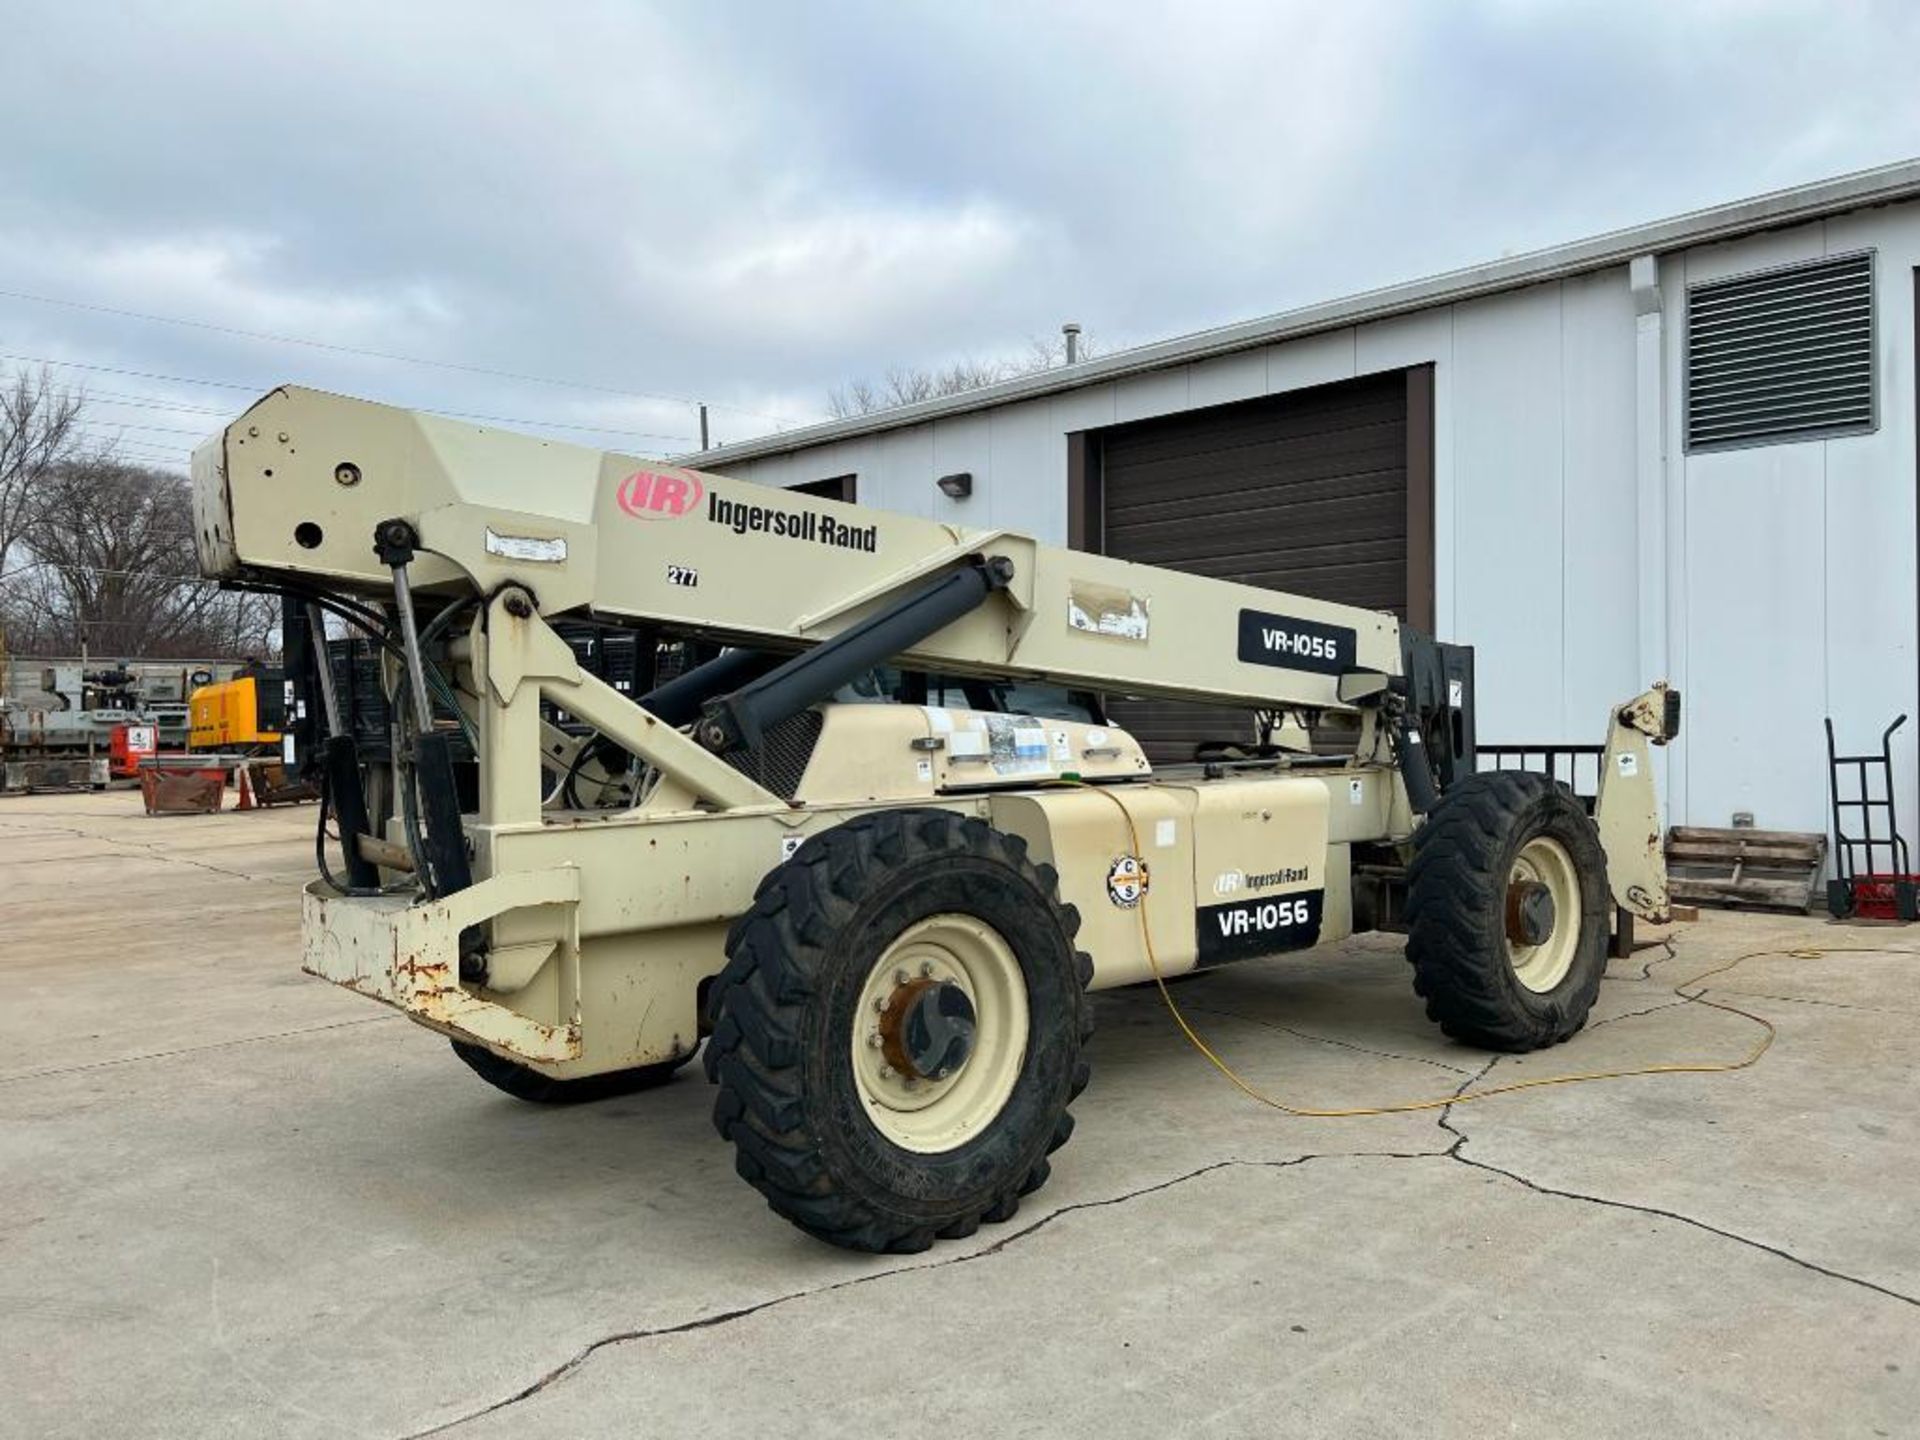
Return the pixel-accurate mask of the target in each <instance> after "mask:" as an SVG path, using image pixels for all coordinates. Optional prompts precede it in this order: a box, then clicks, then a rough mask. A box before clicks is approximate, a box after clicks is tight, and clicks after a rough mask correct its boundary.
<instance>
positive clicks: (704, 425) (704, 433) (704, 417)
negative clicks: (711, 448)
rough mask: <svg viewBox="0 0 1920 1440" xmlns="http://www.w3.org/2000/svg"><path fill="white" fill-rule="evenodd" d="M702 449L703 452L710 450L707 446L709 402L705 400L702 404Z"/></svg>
mask: <svg viewBox="0 0 1920 1440" xmlns="http://www.w3.org/2000/svg"><path fill="white" fill-rule="evenodd" d="M700 448H701V449H702V450H705V449H707V448H708V446H707V402H706V401H704V400H702V401H701V402H700Z"/></svg>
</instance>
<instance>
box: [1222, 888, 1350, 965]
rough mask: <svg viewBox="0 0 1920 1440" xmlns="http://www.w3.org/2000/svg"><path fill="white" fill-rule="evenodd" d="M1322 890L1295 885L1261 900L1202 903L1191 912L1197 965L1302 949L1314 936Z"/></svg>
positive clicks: (1323, 905)
mask: <svg viewBox="0 0 1920 1440" xmlns="http://www.w3.org/2000/svg"><path fill="white" fill-rule="evenodd" d="M1326 895H1327V892H1326V891H1324V890H1300V891H1296V892H1295V893H1294V894H1291V895H1275V896H1273V897H1271V898H1269V899H1265V900H1236V901H1234V902H1233V903H1232V904H1230V905H1203V906H1201V907H1200V908H1199V909H1198V910H1196V911H1195V912H1194V948H1195V951H1196V963H1197V964H1199V965H1200V966H1201V967H1203V968H1204V967H1205V966H1208V965H1224V964H1226V963H1227V961H1229V960H1250V959H1252V958H1253V957H1254V956H1256V955H1277V954H1279V953H1281V952H1282V951H1285V950H1305V949H1308V948H1309V947H1310V946H1313V945H1316V944H1318V943H1319V941H1320V920H1321V916H1322V914H1323V913H1324V912H1325V909H1326Z"/></svg>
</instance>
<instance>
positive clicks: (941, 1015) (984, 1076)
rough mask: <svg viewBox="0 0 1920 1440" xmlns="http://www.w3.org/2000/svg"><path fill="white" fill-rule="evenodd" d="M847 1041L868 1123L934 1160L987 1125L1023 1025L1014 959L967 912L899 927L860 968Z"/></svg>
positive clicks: (1022, 984) (1022, 993)
mask: <svg viewBox="0 0 1920 1440" xmlns="http://www.w3.org/2000/svg"><path fill="white" fill-rule="evenodd" d="M855 1004H856V1008H855V1010H854V1024H853V1026H852V1034H851V1036H850V1037H849V1038H850V1042H851V1045H850V1049H851V1054H850V1057H849V1058H850V1059H851V1060H852V1062H853V1075H854V1082H855V1084H856V1085H857V1086H858V1088H859V1092H860V1102H861V1106H862V1108H863V1109H864V1110H865V1111H866V1114H867V1118H868V1119H869V1120H871V1121H872V1122H873V1123H874V1126H875V1127H876V1128H877V1129H878V1130H879V1131H880V1133H881V1134H882V1135H883V1136H885V1137H886V1138H887V1139H888V1140H890V1141H892V1142H893V1143H894V1144H895V1145H898V1146H900V1147H901V1148H902V1149H904V1150H912V1151H916V1152H918V1153H920V1154H923V1155H937V1154H941V1153H943V1152H945V1151H948V1150H953V1149H956V1148H958V1147H959V1146H961V1145H964V1144H966V1143H967V1141H969V1140H970V1139H972V1138H973V1137H974V1136H976V1135H978V1134H980V1133H981V1132H982V1131H983V1130H985V1129H986V1128H987V1126H989V1125H991V1124H992V1123H993V1120H994V1118H995V1117H996V1116H997V1115H998V1114H999V1113H1000V1111H1001V1109H1002V1107H1004V1106H1005V1105H1006V1103H1007V1100H1008V1097H1009V1096H1011V1095H1012V1094H1013V1090H1014V1086H1015V1083H1016V1082H1017V1081H1018V1080H1019V1077H1020V1070H1021V1065H1022V1063H1023V1061H1024V1059H1025V1056H1026V1050H1027V1037H1028V1034H1029V1029H1030V1022H1029V1017H1028V1014H1027V984H1026V977H1025V975H1024V974H1023V972H1022V969H1021V965H1020V960H1019V957H1018V956H1017V955H1015V954H1014V951H1013V947H1012V946H1011V945H1009V944H1008V943H1007V941H1006V939H1005V937H1003V936H1002V935H1001V934H1000V933H999V932H998V931H996V930H995V929H994V928H993V927H992V926H990V925H988V924H986V923H985V922H983V921H981V920H979V919H977V918H975V917H974V916H971V915H963V914H954V913H946V914H939V915H929V916H928V917H927V918H926V919H924V920H920V921H917V922H915V923H914V924H913V925H910V926H908V927H907V929H906V930H904V931H902V932H901V933H900V935H899V936H897V937H896V938H895V940H894V941H893V943H892V944H890V945H888V946H887V947H886V949H885V950H884V951H883V952H882V953H881V955H880V957H879V958H878V959H877V960H876V961H875V962H874V965H873V967H872V969H871V970H869V971H868V972H867V979H866V983H865V984H864V985H863V986H862V987H861V989H860V992H859V998H858V1000H857V1001H856V1002H855Z"/></svg>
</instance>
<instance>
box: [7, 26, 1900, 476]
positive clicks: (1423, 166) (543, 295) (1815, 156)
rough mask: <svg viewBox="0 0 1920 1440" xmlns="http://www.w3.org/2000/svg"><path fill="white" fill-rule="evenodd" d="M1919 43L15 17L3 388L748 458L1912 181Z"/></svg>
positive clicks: (1667, 33)
mask: <svg viewBox="0 0 1920 1440" xmlns="http://www.w3.org/2000/svg"><path fill="white" fill-rule="evenodd" d="M1917 41H1920V6H1915V5H1912V4H1910V3H1889V4H1884V5H1873V4H1858V5H1847V4H1839V3H1833V0H1828V3H1809V4H1792V5H1789V4H1766V3H1761V0H1725V3H1701V4H1687V3H1680V0H1664V3H1658V4H1651V5H1646V6H1637V5H1632V4H1627V3H1621V0H1612V3H1604V4H1592V5H1563V6H1549V5H1547V4H1544V3H1520V0H1513V3H1489V4H1481V5H1466V4H1456V3H1431V4H1420V3H1415V0H1394V3H1380V4H1363V3H1353V0H1342V3H1337V4H1330V3H1325V0H1318V3H1312V4H1294V3H1278V0H1270V3H1245V4H1232V3H1198V0H1183V3H1177V4H1175V3H1170V4H1146V3H1131V0H1097V3H1085V4H1067V3H1048V0H1023V3H1009V4H996V3H979V0H970V3H963V4H954V3H937V4H936V3H924V4H922V3H907V0H891V3H887V0H880V3H872V4H864V3H817V4H810V5H802V4H793V3H782V0H760V3H738V4H727V3H713V0H704V3H686V4H676V5H644V4H639V3H610V4H600V5H588V4H567V3H546V4H540V5H532V4H526V3H519V4H512V5H493V4H485V3H479V0H459V3H427V0H379V3H372V4H359V3H345V0H327V3H324V4H322V3H312V4H293V3H287V4H261V3H258V0H254V3H250V4H244V5H243V4H212V3H206V4H197V3H191V0H168V3H165V4H153V5H108V6H98V5H78V4H72V3H66V0H55V3H40V0H11V3H9V4H8V5H7V7H6V22H5V34H4V40H3V41H0V107H3V109H4V119H5V121H6V131H5V133H6V135H7V137H8V139H7V142H6V144H5V145H4V147H0V290H5V291H8V292H15V293H14V294H11V295H9V296H4V297H0V354H4V355H6V356H8V357H33V358H35V359H50V360H60V361H66V362H72V363H73V364H74V365H76V366H80V365H84V366H89V367H95V368H91V369H80V368H70V369H65V370H62V371H60V372H58V373H59V374H60V375H61V376H62V377H63V378H66V379H69V380H71V381H74V382H84V383H85V385H86V387H87V389H88V391H89V392H90V393H91V394H92V396H93V397H94V403H93V406H92V418H93V421H94V422H95V423H96V424H97V425H103V426H107V425H110V426H111V427H112V429H111V431H96V434H108V433H111V434H116V435H118V436H120V437H121V439H122V442H123V444H124V446H125V453H126V454H127V455H128V456H129V457H131V458H140V459H149V458H151V459H153V460H156V461H169V460H171V461H173V462H175V463H178V462H179V461H180V460H182V459H183V458H184V455H185V453H186V451H187V450H188V449H189V448H191V445H192V444H193V442H194V434H197V433H199V432H203V431H206V430H211V429H213V428H216V427H217V425H218V424H219V423H220V421H219V416H220V415H221V414H231V413H233V412H235V411H237V410H238V409H240V408H242V407H243V406H244V405H245V404H246V402H247V401H248V400H249V399H251V398H252V396H251V395H250V394H249V392H257V391H260V390H264V389H265V388H267V387H268V386H270V385H272V384H274V383H277V382H281V381H289V380H291V381H298V382H301V383H305V384H311V385H319V386H324V387H327V388H330V389H336V390H343V391H347V392H351V393H356V394H363V395H367V396H371V397H374V398H379V399H385V400H391V401H395V402H398V403H403V404H408V405H417V406H425V407H434V408H440V409H446V410H455V411H468V412H474V413H478V414H484V415H489V416H497V417H505V418H509V419H513V420H516V421H521V422H525V423H524V425H523V428H537V426H536V422H537V425H538V426H546V427H557V426H570V427H589V426H591V427H603V428H601V429H597V430H589V429H586V428H574V429H564V430H562V429H557V428H549V429H548V430H547V431H546V433H551V434H555V435H559V436H563V437H565V438H572V439H578V440H581V441H584V442H586V443H590V444H595V445H604V446H606V447H608V448H617V449H626V450H634V451H638V452H640V453H663V452H665V453H671V452H674V451H677V450H681V449H686V448H690V447H691V444H692V437H693V435H694V433H695V431H694V420H693V414H692V411H691V408H690V406H689V404H688V403H686V402H687V401H688V400H690V399H704V400H707V401H709V402H710V403H711V404H712V405H713V407H714V429H715V432H716V438H717V439H721V440H736V439H741V438H744V437H746V436H748V435H752V434H757V433H761V432H763V431H766V430H769V429H773V428H775V427H776V425H777V424H780V423H787V424H791V423H795V422H805V421H808V420H814V419H819V418H821V417H822V416H823V414H824V412H825V399H826V392H827V391H828V389H829V388H830V387H831V386H833V385H834V384H836V383H839V382H841V381H844V380H847V379H849V378H851V377H855V376H859V375H864V374H874V373H877V372H880V371H882V370H884V369H885V368H886V367H887V366H889V365H891V364H894V363H897V362H903V361H904V362H913V363H924V364H936V363H939V362H942V361H946V360H951V359H954V358H958V357H962V356H967V357H976V358H986V357H992V356H996V355H1003V354H1009V353H1013V352H1017V351H1019V350H1021V349H1022V348H1024V346H1025V344H1026V342H1027V340H1028V338H1029V337H1036V336H1042V335H1051V334H1053V333H1055V332H1056V331H1057V329H1058V326H1059V323H1060V322H1061V321H1062V320H1066V319H1073V320H1078V321H1079V322H1081V323H1082V324H1083V325H1084V326H1085V327H1086V328H1087V330H1088V332H1089V333H1090V334H1091V335H1092V336H1094V337H1096V338H1097V340H1098V342H1099V343H1100V345H1101V346H1102V348H1103V349H1108V350H1111V349H1115V348H1119V347H1122V346H1126V345H1131V344H1140V343H1144V342H1147V341H1151V340H1156V339H1162V338H1165V337H1167V336H1170V335H1175V334H1181V333H1185V332H1188V331H1192V330H1197V329H1202V328H1204V327H1206V326H1209V325H1213V324H1218V323H1222V322H1226V321H1232V320H1240V319H1246V318H1250V317H1253V316H1256V315H1262V314H1268V313H1271V312H1274V311H1278V310H1284V309H1287V308H1290V307H1292V306H1295V305H1300V304H1306V303H1311V302H1313V301H1317V300H1323V299H1330V298H1333V297H1335V296H1338V295H1342V294H1346V293H1349V292H1352V291H1355V290H1360V289H1366V288H1370V287H1372V286H1375V285H1379V284H1384V283H1389V282H1392V281H1396V280H1404V279H1411V278H1414V277H1416V276H1419V275H1424V274H1430V273H1433V272H1436V271H1440V270H1445V269H1449V268H1452V267H1455V266H1458V265H1462V264H1469V263H1472V262H1474V261H1478V260H1484V259H1490V258H1494V257H1498V256H1500V255H1503V254H1510V253H1515V252H1519V251H1523V250H1528V249H1533V248H1537V247H1539V246H1542V245H1548V244H1553V243H1555V242H1558V241H1563V240H1571V239H1578V238H1581V237H1583V236H1586V235H1590V234H1593V233H1596V232H1599V231H1602V230H1606V229H1610V228H1613V227H1616V226H1619V225H1623V224H1630V223H1633V222H1636V221H1641V220H1649V219H1655V218H1659V217H1661V216H1664V215H1668V214H1672V213H1676V212H1679V211H1683V210H1689V209H1693V208H1696V207H1698V206H1700V205H1704V204H1709V203H1713V202H1717V201H1723V200H1731V199H1737V198H1740V197H1742V196H1745V195H1749V194H1754V193H1757V192H1760V191H1764V190H1769V189H1774V188H1778V187H1781V186H1785V185H1791V184H1796V183H1800V182H1803V181H1808V180H1816V179H1821V178H1824V177H1827V176H1831V175H1835V174H1839V173H1842V172H1845V171H1849V170H1855V169H1860V168H1864V167H1866V166H1870V165H1877V164H1881V163H1884V162H1887V161H1891V160H1897V159H1904V158H1908V157H1911V156H1914V155H1920V84H1916V82H1915V79H1914V76H1915V64H1916V62H1915V56H1916V54H1920V44H1916V42H1917ZM19 295H26V296H35V297H41V299H38V300H35V299H23V298H17V297H18V296H19ZM45 300H55V301H63V302H72V303H71V304H69V305H55V304H47V303H43V301H45ZM74 305H86V306H95V307H108V308H111V309H114V310H120V311H128V312H140V313H141V314H145V315H157V316H166V317H171V318H173V319H176V320H183V321H193V322H197V324H198V325H199V326H201V327H206V328H193V327H190V326H186V325H178V324H165V323H156V322H154V321H151V320H144V319H136V318H132V317H131V316H128V315H115V314H108V313H103V312H102V311H101V310H86V309H79V308H73V306H74ZM220 327H225V328H224V329H223V328H220ZM234 330H239V331H250V332H259V333H260V334H262V335H268V336H279V337H288V338H289V339H291V340H301V341H309V342H315V343H314V344H294V343H281V342H278V341H274V340H270V339H262V338H251V337H249V336H246V335H240V334H234V333H228V332H229V331H234ZM320 346H337V347H348V348H349V349H351V350H358V351H378V352H385V353H389V354H392V355H395V356H405V357H415V358H417V359H425V360H433V361H438V362H443V363H442V365H440V366H434V365H426V364H419V363H408V362H407V361H405V360H399V359H376V358H372V357H370V356H367V355H362V354H353V353H347V351H345V350H339V349H331V350H330V349H325V348H318V347H320ZM11 363H13V362H12V361H11V360H7V361H0V370H4V369H5V368H6V367H7V366H8V365H10V364H11ZM453 365H464V366H470V367H477V368H478V369H481V370H487V371H506V372H514V373H515V374H518V375H522V376H529V377H542V379H543V380H546V381H553V382H558V383H541V382H540V381H538V380H534V379H506V378H501V377H500V376H497V375H489V374H478V373H470V372H467V371H462V370H457V369H452V368H445V367H446V366H453ZM116 371H128V372H144V373H141V374H121V373H114V372H116ZM157 377H175V378H165V379H163V378H157ZM190 381H221V382H227V385H228V386H230V387H233V388H219V387H215V386H212V385H207V384H200V383H188V382H190ZM168 407H172V408H168ZM184 432H194V433H193V434H190V433H184ZM615 432H630V433H615Z"/></svg>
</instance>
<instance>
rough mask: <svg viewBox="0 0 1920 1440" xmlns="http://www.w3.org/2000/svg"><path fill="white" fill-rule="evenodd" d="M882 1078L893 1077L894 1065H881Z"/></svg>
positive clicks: (889, 1078) (888, 1078)
mask: <svg viewBox="0 0 1920 1440" xmlns="http://www.w3.org/2000/svg"><path fill="white" fill-rule="evenodd" d="M880 1078H881V1079H882V1080H891V1079H893V1067H892V1066H891V1065H882V1066H881V1067H880Z"/></svg>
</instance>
